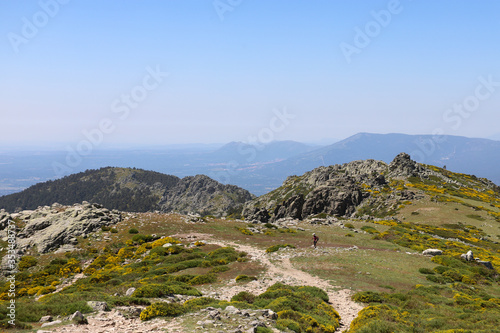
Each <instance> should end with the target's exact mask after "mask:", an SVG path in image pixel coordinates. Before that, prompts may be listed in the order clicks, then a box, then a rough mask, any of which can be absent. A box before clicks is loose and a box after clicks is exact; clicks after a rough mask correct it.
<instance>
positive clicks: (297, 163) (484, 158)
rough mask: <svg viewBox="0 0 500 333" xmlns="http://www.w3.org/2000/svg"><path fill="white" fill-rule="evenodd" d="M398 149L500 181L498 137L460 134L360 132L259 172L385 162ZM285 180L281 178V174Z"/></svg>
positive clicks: (427, 161)
mask: <svg viewBox="0 0 500 333" xmlns="http://www.w3.org/2000/svg"><path fill="white" fill-rule="evenodd" d="M401 152H406V153H408V154H410V155H411V157H412V159H414V160H416V161H417V162H419V163H425V164H432V165H436V166H440V167H443V166H445V165H446V167H447V169H448V170H452V171H456V172H461V173H468V174H473V175H476V176H478V177H484V178H488V179H490V180H492V181H493V182H495V183H496V184H500V168H498V166H499V165H500V141H494V140H487V139H474V138H466V137H459V136H450V135H446V136H442V137H441V138H440V140H439V141H438V140H437V138H435V137H433V136H432V135H406V134H370V133H359V134H356V135H354V136H351V137H349V138H347V139H345V140H342V141H339V142H337V143H335V144H332V145H329V146H326V147H322V148H320V149H316V150H313V151H310V152H306V153H303V154H300V155H298V156H294V157H291V158H289V159H287V160H285V161H282V162H279V163H275V164H273V165H269V166H266V167H265V168H263V169H262V170H261V171H260V172H262V173H265V174H267V175H268V176H273V175H274V176H275V177H278V175H279V173H285V174H302V173H304V172H306V171H309V170H312V169H314V168H316V167H318V166H328V165H333V164H341V163H347V162H350V161H355V160H365V159H375V160H381V161H384V162H386V163H389V162H390V161H392V159H393V158H394V156H396V155H397V154H399V153H401ZM282 180H284V178H282Z"/></svg>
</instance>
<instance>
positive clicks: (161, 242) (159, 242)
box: [151, 237, 181, 248]
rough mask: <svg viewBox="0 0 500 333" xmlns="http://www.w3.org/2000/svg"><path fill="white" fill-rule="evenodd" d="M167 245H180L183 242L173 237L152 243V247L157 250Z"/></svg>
mask: <svg viewBox="0 0 500 333" xmlns="http://www.w3.org/2000/svg"><path fill="white" fill-rule="evenodd" d="M167 243H170V244H180V243H181V242H180V241H179V240H177V239H175V238H172V237H165V238H160V239H157V240H155V241H154V242H153V243H151V247H152V248H155V247H158V246H163V245H165V244H167Z"/></svg>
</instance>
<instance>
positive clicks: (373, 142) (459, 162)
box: [0, 133, 500, 195]
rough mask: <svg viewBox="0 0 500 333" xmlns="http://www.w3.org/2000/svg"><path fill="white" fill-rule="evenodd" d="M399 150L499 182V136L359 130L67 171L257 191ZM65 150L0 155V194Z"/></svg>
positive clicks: (95, 160) (104, 153)
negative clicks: (324, 140) (129, 173)
mask: <svg viewBox="0 0 500 333" xmlns="http://www.w3.org/2000/svg"><path fill="white" fill-rule="evenodd" d="M401 152H406V153H408V154H410V155H411V158H412V159H414V160H416V161H417V162H420V163H425V164H432V165H436V166H440V167H443V166H446V167H447V168H448V169H449V170H451V171H455V172H461V173H467V174H473V175H476V176H478V177H485V178H488V179H490V180H492V181H493V182H495V183H496V184H500V169H499V168H498V167H497V166H498V165H500V141H495V140H487V139H474V138H466V137H459V136H442V137H439V138H437V137H434V136H432V135H406V134H370V133H359V134H356V135H353V136H351V137H349V138H347V139H345V140H342V141H339V142H337V143H334V144H332V145H328V146H323V147H321V146H313V145H307V144H303V143H299V142H295V141H277V142H271V143H267V144H261V145H251V144H248V143H240V142H231V143H228V144H226V145H219V146H210V147H207V146H200V147H198V146H179V147H175V149H174V148H172V147H167V148H164V149H159V148H147V149H129V150H125V149H115V150H96V151H95V152H93V153H92V154H90V155H88V156H85V157H84V158H83V159H82V161H81V163H79V164H78V165H77V166H76V167H73V168H71V170H70V171H69V172H68V173H67V174H65V175H69V174H72V173H77V172H83V171H84V170H87V169H98V168H101V167H105V166H114V167H135V168H140V169H146V170H155V171H157V172H161V173H164V174H169V175H175V176H177V177H181V178H182V177H186V176H194V175H197V174H204V175H207V176H209V177H210V178H212V179H214V180H216V181H219V182H221V183H224V184H234V185H237V186H239V187H242V188H244V189H247V190H248V191H250V192H251V193H253V194H255V195H262V194H265V193H268V192H270V191H271V190H273V189H275V188H277V187H279V186H281V184H282V183H283V181H284V180H285V179H286V178H287V177H288V176H290V175H294V174H295V175H299V174H303V173H304V172H307V171H310V170H312V169H314V168H316V167H319V166H328V165H334V164H342V163H347V162H351V161H355V160H364V159H375V160H381V161H384V162H386V163H389V162H390V161H391V160H392V159H393V158H394V156H396V155H397V154H399V153H401ZM65 158H66V152H62V151H58V152H49V151H43V152H40V151H37V152H31V153H26V152H24V153H23V152H9V153H0V195H2V194H10V193H14V192H19V191H20V190H22V189H25V188H27V187H28V186H30V185H33V184H35V183H38V182H41V181H46V180H49V179H54V177H56V174H55V172H54V170H53V167H52V165H53V164H54V163H55V162H57V163H64V161H65Z"/></svg>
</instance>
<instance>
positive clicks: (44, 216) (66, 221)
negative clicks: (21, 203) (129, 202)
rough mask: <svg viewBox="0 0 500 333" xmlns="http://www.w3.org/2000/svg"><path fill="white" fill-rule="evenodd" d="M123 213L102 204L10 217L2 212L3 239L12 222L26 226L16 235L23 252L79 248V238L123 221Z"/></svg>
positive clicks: (51, 208) (41, 209)
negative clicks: (8, 225) (77, 245)
mask: <svg viewBox="0 0 500 333" xmlns="http://www.w3.org/2000/svg"><path fill="white" fill-rule="evenodd" d="M121 218H122V217H121V213H120V212H118V211H116V210H109V209H106V208H104V207H103V206H101V205H98V204H89V203H88V202H83V203H82V204H75V205H73V206H62V205H60V204H57V203H55V204H53V205H52V206H44V207H39V208H37V209H35V210H25V211H21V212H19V213H14V214H9V213H7V212H5V211H4V210H2V211H0V230H1V231H0V236H1V237H2V239H5V237H7V232H6V230H5V226H6V225H7V223H8V221H9V220H15V221H18V222H20V223H18V225H22V224H24V226H23V227H21V228H18V230H17V232H16V243H17V249H18V250H19V251H20V252H21V253H23V252H24V251H25V250H26V249H29V248H36V250H37V251H38V252H40V253H47V252H49V251H54V250H57V249H58V248H60V247H61V246H63V245H68V246H71V245H76V244H77V243H78V240H77V237H80V236H81V237H84V238H85V237H87V235H89V234H90V233H92V232H94V231H96V230H98V229H100V228H101V227H102V226H109V225H113V224H116V223H117V222H119V221H121Z"/></svg>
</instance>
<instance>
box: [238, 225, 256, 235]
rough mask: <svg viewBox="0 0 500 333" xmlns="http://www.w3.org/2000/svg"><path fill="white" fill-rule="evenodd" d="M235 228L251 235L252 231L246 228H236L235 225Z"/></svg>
mask: <svg viewBox="0 0 500 333" xmlns="http://www.w3.org/2000/svg"><path fill="white" fill-rule="evenodd" d="M236 229H238V230H239V231H240V232H241V233H242V234H243V235H247V236H253V232H251V231H250V230H248V229H247V228H238V227H236Z"/></svg>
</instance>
